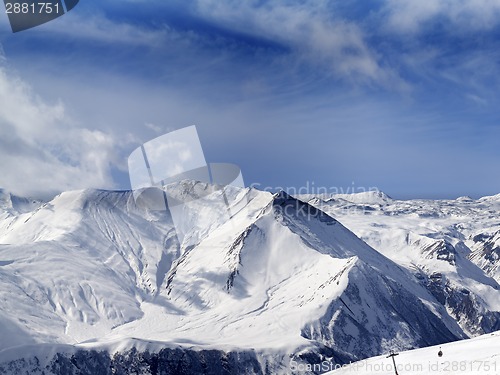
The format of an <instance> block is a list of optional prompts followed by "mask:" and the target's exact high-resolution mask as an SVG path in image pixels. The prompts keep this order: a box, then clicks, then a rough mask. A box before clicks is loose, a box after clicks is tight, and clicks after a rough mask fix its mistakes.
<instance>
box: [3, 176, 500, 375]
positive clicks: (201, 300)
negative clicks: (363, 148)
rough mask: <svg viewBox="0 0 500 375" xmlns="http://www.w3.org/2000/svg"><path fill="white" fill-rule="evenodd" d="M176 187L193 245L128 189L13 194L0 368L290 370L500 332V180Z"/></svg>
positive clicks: (6, 236)
mask: <svg viewBox="0 0 500 375" xmlns="http://www.w3.org/2000/svg"><path fill="white" fill-rule="evenodd" d="M168 189H169V191H170V193H173V194H177V195H178V196H182V197H186V196H188V197H190V199H188V200H186V204H185V205H184V206H183V210H185V215H186V217H187V218H188V221H189V228H190V231H189V232H188V234H187V235H185V236H183V237H182V243H179V240H178V237H177V236H176V228H175V226H174V224H173V221H172V217H171V216H170V214H169V213H168V211H161V210H155V209H151V207H149V206H148V205H147V204H141V203H140V200H136V199H134V194H133V193H132V192H130V191H100V190H84V191H73V192H66V193H62V194H60V195H58V196H57V197H55V198H54V199H52V200H51V201H49V202H40V201H36V200H30V199H26V198H19V197H16V196H14V195H12V194H10V193H8V192H5V191H1V192H0V299H1V301H2V305H1V306H2V307H1V309H0V337H1V339H0V373H2V374H3V373H5V374H17V373H26V372H28V373H29V374H42V373H44V374H136V373H139V374H163V373H165V374H166V373H175V374H183V373H186V374H196V373H207V374H209V373H213V374H222V373H228V374H231V373H235V374H236V373H238V374H239V373H248V374H253V373H255V374H261V373H262V374H264V373H272V374H275V373H278V374H279V373H291V372H293V368H292V367H293V366H292V364H294V363H295V364H297V363H299V364H303V365H304V366H305V365H314V364H319V363H324V362H325V361H327V362H328V363H331V364H338V365H342V364H346V363H349V362H353V361H358V360H362V359H364V358H368V357H372V356H376V355H380V354H385V353H388V352H389V351H391V350H395V351H403V350H409V349H413V348H419V347H427V346H432V345H439V344H443V343H447V342H452V341H456V340H460V339H464V338H469V337H475V336H478V335H484V334H488V333H491V332H494V331H498V330H500V298H499V297H500V286H499V284H498V283H499V282H500V273H499V272H500V271H499V261H498V258H499V256H500V211H499V208H500V196H495V197H486V198H481V199H479V200H472V199H470V198H467V197H463V198H459V199H457V200H449V201H428V200H413V201H398V200H393V199H391V198H390V197H388V196H387V195H385V194H383V193H381V192H366V193H359V194H351V195H349V194H347V195H346V194H344V195H321V196H297V197H292V196H289V195H287V194H286V193H284V192H281V193H278V194H274V195H273V194H271V193H267V192H261V191H258V190H254V189H238V188H232V187H226V188H225V189H222V190H221V189H218V188H214V187H213V186H211V185H207V184H204V183H199V182H194V181H183V182H181V183H179V184H177V185H172V186H169V188H168ZM221 194H223V195H224V202H225V203H226V204H225V205H227V207H223V206H221V205H220V204H219V203H218V202H220V201H221V199H220V198H221ZM197 198H201V199H197ZM227 210H229V212H232V216H231V218H230V219H229V220H227V212H228V211H227ZM236 212H237V213H236ZM312 372H314V371H312ZM320 372H321V371H320ZM301 373H303V372H301Z"/></svg>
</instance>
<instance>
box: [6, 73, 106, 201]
mask: <svg viewBox="0 0 500 375" xmlns="http://www.w3.org/2000/svg"><path fill="white" fill-rule="evenodd" d="M0 102H1V103H2V105H1V106H0V160H1V162H0V187H2V188H4V189H7V190H8V191H12V192H14V193H16V194H19V195H25V196H26V195H33V194H35V195H37V196H39V195H45V196H47V195H49V194H53V193H55V192H58V191H62V190H70V189H82V188H87V187H111V186H112V180H111V178H110V163H111V162H113V159H114V156H113V155H114V154H113V148H114V142H113V140H112V138H111V137H110V136H109V135H108V134H105V133H104V132H102V131H98V130H90V129H86V128H82V127H78V126H77V124H76V123H75V122H74V121H73V120H72V119H71V118H70V116H68V115H67V114H66V113H65V108H64V105H63V104H62V103H60V102H59V103H56V104H47V103H46V102H45V101H43V100H42V99H41V98H40V97H38V96H37V95H36V94H35V93H33V91H32V89H31V88H30V87H29V85H27V84H26V83H25V82H23V81H22V80H21V79H20V78H18V77H16V76H13V74H12V72H10V71H9V70H8V69H7V68H5V67H0Z"/></svg>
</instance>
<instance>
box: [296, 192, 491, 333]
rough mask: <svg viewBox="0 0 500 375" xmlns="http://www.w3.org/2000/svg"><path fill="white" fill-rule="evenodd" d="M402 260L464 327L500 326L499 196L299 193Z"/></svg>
mask: <svg viewBox="0 0 500 375" xmlns="http://www.w3.org/2000/svg"><path fill="white" fill-rule="evenodd" d="M301 199H304V200H306V201H308V202H309V203H311V204H313V205H315V206H316V207H318V208H319V209H321V210H323V211H325V212H326V213H328V214H330V215H332V216H333V217H336V218H337V219H338V220H340V221H341V222H342V223H343V224H344V225H346V226H347V227H348V228H349V229H350V230H352V231H353V232H354V233H356V235H358V236H359V237H360V238H361V239H363V240H364V241H365V242H366V243H368V244H369V245H371V246H372V247H373V248H374V249H376V250H377V251H379V252H380V253H382V254H384V255H385V256H387V257H388V258H390V259H391V260H393V261H394V262H396V263H397V264H399V265H401V266H402V267H404V268H405V269H407V270H408V271H409V272H411V273H412V274H413V275H414V276H415V277H416V278H418V279H419V280H420V283H421V285H423V286H424V287H426V289H427V290H428V291H429V292H431V293H432V294H433V295H434V297H435V298H436V299H437V300H438V301H439V302H440V303H441V304H443V305H444V306H445V307H446V309H447V311H448V313H449V314H450V315H451V316H452V317H453V318H454V319H455V320H456V321H457V322H458V323H459V324H460V326H461V327H462V329H463V330H464V332H465V333H466V334H467V335H470V336H474V335H479V334H484V333H489V332H493V331H496V330H500V286H499V284H498V282H499V281H500V279H499V274H498V272H499V271H498V268H499V261H498V259H499V255H500V247H499V245H500V235H499V231H500V198H499V197H498V196H494V197H484V198H481V199H479V200H473V199H470V198H468V197H461V198H458V199H456V200H442V201H431V200H412V201H398V200H393V199H391V198H389V197H388V196H387V195H385V194H383V193H381V192H376V191H373V192H364V193H359V194H352V195H345V194H344V195H331V196H321V197H310V196H303V197H301Z"/></svg>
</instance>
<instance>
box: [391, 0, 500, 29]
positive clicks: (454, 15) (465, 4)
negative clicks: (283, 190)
mask: <svg viewBox="0 0 500 375" xmlns="http://www.w3.org/2000/svg"><path fill="white" fill-rule="evenodd" d="M385 10H386V12H387V14H388V16H389V19H388V24H389V25H390V26H392V27H393V28H394V29H396V30H399V31H404V32H412V33H418V32H422V31H424V30H425V28H426V27H427V26H428V22H431V21H440V22H445V23H449V24H450V26H451V27H452V28H453V32H455V33H457V34H460V33H463V32H464V31H465V32H468V31H470V30H488V29H491V28H492V27H495V26H498V25H499V24H500V18H499V16H500V1H498V0H440V1H434V0H405V1H401V0H386V3H385Z"/></svg>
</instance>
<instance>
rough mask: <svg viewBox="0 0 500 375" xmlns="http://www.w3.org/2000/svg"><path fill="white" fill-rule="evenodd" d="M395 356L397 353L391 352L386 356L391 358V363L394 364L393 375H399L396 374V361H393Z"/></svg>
mask: <svg viewBox="0 0 500 375" xmlns="http://www.w3.org/2000/svg"><path fill="white" fill-rule="evenodd" d="M397 355H399V353H394V352H393V351H391V354H389V355H388V356H387V358H392V363H393V364H394V373H395V374H396V375H399V374H398V369H397V367H396V360H395V359H394V357H395V356H397Z"/></svg>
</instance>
